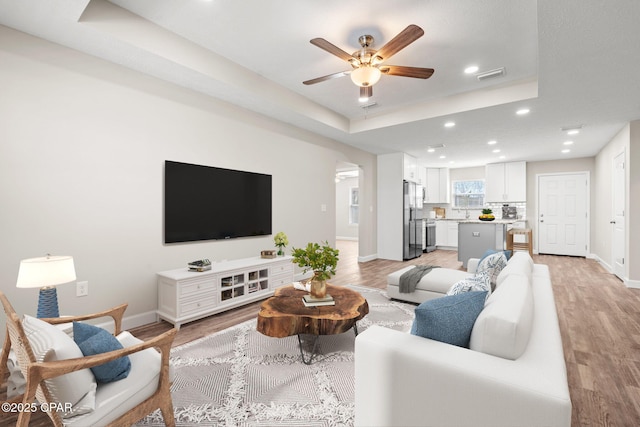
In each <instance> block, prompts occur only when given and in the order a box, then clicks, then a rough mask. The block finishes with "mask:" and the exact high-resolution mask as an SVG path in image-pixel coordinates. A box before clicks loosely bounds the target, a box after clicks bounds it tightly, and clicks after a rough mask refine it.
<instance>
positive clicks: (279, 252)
mask: <svg viewBox="0 0 640 427" xmlns="http://www.w3.org/2000/svg"><path fill="white" fill-rule="evenodd" d="M278 256H284V249H282V246H278Z"/></svg>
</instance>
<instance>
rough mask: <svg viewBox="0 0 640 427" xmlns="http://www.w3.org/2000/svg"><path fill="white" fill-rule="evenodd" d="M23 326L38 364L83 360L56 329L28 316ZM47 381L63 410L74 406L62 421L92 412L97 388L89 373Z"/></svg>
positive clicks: (75, 348)
mask: <svg viewBox="0 0 640 427" xmlns="http://www.w3.org/2000/svg"><path fill="white" fill-rule="evenodd" d="M22 326H23V328H24V331H25V334H26V336H27V339H28V340H29V344H30V345H31V349H32V350H33V355H34V357H35V359H36V361H37V362H51V361H55V360H65V359H73V358H76V357H83V354H82V351H80V348H79V347H78V346H77V345H76V343H75V342H74V341H73V339H71V338H70V337H69V336H68V335H67V334H65V333H64V332H63V331H61V330H60V329H58V328H56V327H55V326H53V325H51V324H49V323H47V322H44V321H42V320H40V319H36V318H34V317H31V316H29V315H25V316H24V319H23V321H22ZM23 373H24V372H23ZM45 381H46V384H47V388H48V389H49V392H50V393H51V397H52V398H53V400H55V401H56V402H58V403H61V404H63V406H64V404H65V403H71V405H72V407H71V410H70V411H68V412H65V413H64V414H62V417H63V418H67V417H73V416H76V415H79V414H84V413H87V412H91V411H93V409H94V407H95V393H96V386H97V384H96V380H95V378H94V377H93V374H92V373H91V371H90V370H89V369H83V370H81V371H76V372H71V373H68V374H66V375H62V376H60V377H56V378H52V379H50V380H45Z"/></svg>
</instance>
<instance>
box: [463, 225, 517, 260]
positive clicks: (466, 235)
mask: <svg viewBox="0 0 640 427" xmlns="http://www.w3.org/2000/svg"><path fill="white" fill-rule="evenodd" d="M515 222H518V221H517V220H515V219H495V220H493V221H481V220H479V219H461V220H458V261H462V266H463V267H464V268H466V267H467V261H469V258H481V257H482V255H484V253H485V252H486V251H487V250H489V249H492V250H498V251H502V250H504V249H505V247H506V246H505V245H506V237H507V230H508V229H509V228H510V227H509V226H510V225H511V224H513V223H515Z"/></svg>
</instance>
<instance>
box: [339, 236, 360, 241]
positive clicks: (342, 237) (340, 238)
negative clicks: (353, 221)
mask: <svg viewBox="0 0 640 427" xmlns="http://www.w3.org/2000/svg"><path fill="white" fill-rule="evenodd" d="M336 240H348V241H350V242H357V241H358V238H357V237H345V236H336Z"/></svg>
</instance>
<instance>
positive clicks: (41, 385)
mask: <svg viewBox="0 0 640 427" xmlns="http://www.w3.org/2000/svg"><path fill="white" fill-rule="evenodd" d="M0 302H2V305H3V307H4V311H5V313H6V316H7V336H6V337H5V341H4V345H3V348H2V359H1V361H0V364H1V365H0V378H2V375H3V374H4V369H5V366H6V363H7V357H8V354H9V351H10V349H11V348H13V350H14V352H15V353H16V356H17V359H18V364H19V365H20V370H21V371H22V374H23V375H24V377H25V379H26V392H25V394H24V395H23V398H22V401H21V402H16V403H20V405H16V407H19V408H31V407H34V406H31V405H32V404H34V402H35V399H36V398H37V401H38V407H43V404H44V407H51V408H56V405H64V404H65V403H66V402H58V401H56V400H55V399H54V394H55V393H52V391H55V390H51V389H50V387H51V384H52V383H51V380H53V379H55V378H60V377H61V376H63V375H65V374H69V373H73V372H78V371H82V370H85V369H87V368H91V367H94V366H98V365H102V364H104V363H106V362H110V361H113V360H115V359H118V358H120V357H123V356H130V359H131V372H130V374H129V376H128V377H127V378H125V379H123V380H120V381H116V382H113V383H107V384H104V385H103V384H100V383H98V384H97V386H95V387H94V389H95V408H94V409H93V410H90V411H87V413H85V414H83V415H77V416H72V417H68V418H63V416H62V415H61V411H59V410H48V411H46V413H47V415H48V416H49V417H50V418H51V420H52V421H53V424H54V425H55V426H56V427H62V426H92V427H93V426H96V425H105V426H124V425H127V426H128V425H131V424H133V423H135V422H137V421H139V420H140V419H142V418H143V417H145V416H146V415H147V414H149V413H151V412H153V411H155V410H156V409H160V411H161V413H162V417H163V418H164V421H165V424H166V425H167V426H175V420H174V415H173V403H172V400H171V393H170V378H169V352H170V350H171V344H172V343H173V339H174V337H175V334H176V332H177V330H176V329H175V328H174V329H172V330H169V331H167V332H165V333H163V334H162V335H159V336H157V337H155V338H153V339H150V340H148V341H144V342H143V341H141V340H138V339H137V338H135V337H133V336H132V335H131V334H129V333H128V332H122V333H121V327H122V316H123V314H124V311H125V309H126V308H127V304H122V305H120V306H118V307H114V308H112V309H110V310H106V311H103V312H100V313H95V314H92V315H85V316H73V317H64V318H55V319H40V320H45V321H46V322H47V323H50V324H61V323H69V322H73V321H82V320H89V319H96V318H100V317H112V318H113V320H114V322H115V332H114V335H116V336H117V338H118V340H119V341H121V343H122V344H123V346H124V348H123V349H121V350H115V351H110V352H107V353H102V354H97V355H93V356H87V357H77V358H73V359H66V360H56V361H46V362H38V361H37V360H36V357H35V355H34V350H33V349H32V344H31V343H30V342H29V338H28V336H27V333H26V332H25V327H23V320H21V319H20V318H19V317H18V315H17V314H16V312H15V310H14V309H13V307H12V306H11V304H10V303H9V300H8V299H7V297H6V296H5V295H4V293H2V292H0ZM71 341H73V340H71ZM156 348H157V349H159V350H160V354H158V351H157V350H156ZM80 354H82V353H80ZM84 375H86V371H85V374H84ZM141 376H142V377H143V378H144V381H141V380H140V378H141ZM54 388H55V387H54ZM30 415H31V412H30V411H23V412H20V414H19V416H18V421H17V425H18V426H19V427H26V426H27V425H28V424H29V418H30Z"/></svg>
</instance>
